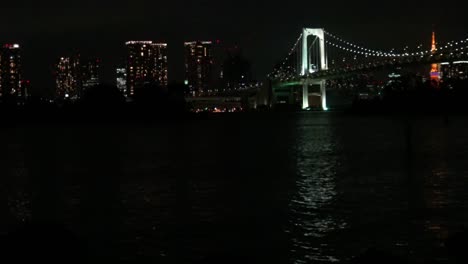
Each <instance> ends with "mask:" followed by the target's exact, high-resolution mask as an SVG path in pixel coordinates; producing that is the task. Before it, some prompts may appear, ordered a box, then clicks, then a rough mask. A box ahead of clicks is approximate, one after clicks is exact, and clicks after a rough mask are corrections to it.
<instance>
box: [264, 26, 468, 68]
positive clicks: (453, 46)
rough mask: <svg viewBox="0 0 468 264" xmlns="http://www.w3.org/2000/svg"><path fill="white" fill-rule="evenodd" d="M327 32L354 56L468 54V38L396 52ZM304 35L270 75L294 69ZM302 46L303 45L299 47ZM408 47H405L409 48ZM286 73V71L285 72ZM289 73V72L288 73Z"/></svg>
mask: <svg viewBox="0 0 468 264" xmlns="http://www.w3.org/2000/svg"><path fill="white" fill-rule="evenodd" d="M325 34H326V35H327V36H329V37H330V39H332V40H326V44H328V45H330V46H332V47H334V48H337V49H340V50H343V51H346V52H348V53H352V54H353V55H354V56H365V57H381V58H408V57H421V58H423V57H424V56H428V57H432V56H437V55H438V56H442V55H444V53H443V52H444V51H445V50H448V51H449V52H450V53H448V55H454V52H456V53H457V54H465V50H466V51H467V52H466V54H468V38H466V39H462V40H458V41H450V42H447V43H445V45H440V46H439V47H438V48H436V49H435V50H432V49H428V50H418V51H413V52H404V53H396V52H393V50H392V51H390V52H384V51H381V50H375V49H370V48H366V47H363V46H360V45H357V44H354V43H352V42H349V41H346V40H344V39H343V38H340V37H338V36H336V35H334V34H332V33H330V32H327V31H325ZM302 37H303V35H302V34H300V35H299V37H298V38H297V40H296V42H295V43H294V45H293V46H292V48H291V49H290V51H289V52H288V55H287V56H286V57H285V58H284V59H283V60H282V63H280V67H279V69H278V68H276V69H274V70H273V72H272V73H270V74H268V76H272V75H274V74H275V72H278V71H279V72H281V71H283V70H284V67H285V66H287V68H288V69H289V70H291V69H293V67H291V66H288V65H286V64H287V63H288V62H289V61H290V58H291V56H292V55H293V54H295V53H296V54H298V52H299V51H300V50H298V49H297V48H298V46H299V43H301V40H302ZM333 40H335V41H337V42H338V43H336V42H334V41H333ZM421 46H422V45H419V46H418V48H420V47H421ZM299 48H302V47H299ZM407 48H408V47H406V48H405V49H407ZM283 75H284V73H283ZM286 75H287V74H286Z"/></svg>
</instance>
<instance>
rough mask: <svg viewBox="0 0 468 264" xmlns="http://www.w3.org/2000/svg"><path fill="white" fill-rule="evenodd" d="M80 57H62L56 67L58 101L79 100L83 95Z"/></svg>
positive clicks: (56, 94)
mask: <svg viewBox="0 0 468 264" xmlns="http://www.w3.org/2000/svg"><path fill="white" fill-rule="evenodd" d="M82 79H83V78H82V71H81V64H80V57H79V55H77V56H72V57H61V58H60V59H59V61H58V62H57V64H56V66H55V85H56V91H55V96H56V98H58V99H71V100H77V99H79V98H80V97H81V95H82V88H83V82H82Z"/></svg>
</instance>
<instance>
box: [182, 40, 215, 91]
mask: <svg viewBox="0 0 468 264" xmlns="http://www.w3.org/2000/svg"><path fill="white" fill-rule="evenodd" d="M212 45H213V44H212V42H211V41H192V42H185V83H186V84H187V85H188V87H189V89H190V94H191V95H192V96H201V95H205V94H209V93H211V92H212V89H213V87H212V85H213V80H214V76H213V57H212Z"/></svg>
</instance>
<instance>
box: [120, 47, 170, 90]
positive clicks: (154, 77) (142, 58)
mask: <svg viewBox="0 0 468 264" xmlns="http://www.w3.org/2000/svg"><path fill="white" fill-rule="evenodd" d="M125 44H126V46H127V67H126V78H127V81H126V95H127V96H133V95H134V94H135V90H136V89H138V88H141V87H143V86H145V85H147V84H152V85H157V86H160V87H166V86H167V85H168V69H167V68H168V67H167V44H166V43H153V42H152V41H128V42H127V43H125Z"/></svg>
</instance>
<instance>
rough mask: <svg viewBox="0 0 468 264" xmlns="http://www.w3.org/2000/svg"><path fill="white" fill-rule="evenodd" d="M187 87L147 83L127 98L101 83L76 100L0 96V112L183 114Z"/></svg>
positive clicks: (104, 116)
mask: <svg viewBox="0 0 468 264" xmlns="http://www.w3.org/2000/svg"><path fill="white" fill-rule="evenodd" d="M185 90H186V87H185V86H184V85H183V84H178V83H172V84H170V85H169V86H168V87H165V88H162V87H159V86H157V85H153V84H147V85H145V86H144V87H141V88H138V89H136V90H135V94H134V96H133V98H132V100H130V101H127V99H126V98H125V97H124V95H123V94H122V93H121V92H120V91H119V90H118V89H117V87H116V86H114V85H108V84H101V85H97V86H94V87H91V88H89V89H87V90H86V91H85V92H84V93H83V96H82V97H81V98H80V99H79V100H76V101H72V100H66V99H61V100H55V101H53V102H52V101H50V100H46V99H44V98H40V97H30V98H28V99H27V100H26V101H23V102H18V101H17V100H16V99H15V98H3V100H2V101H1V103H0V111H1V112H2V113H3V117H4V120H7V121H12V122H24V121H26V122H28V121H31V122H59V123H67V122H87V121H91V122H94V121H97V122H105V121H131V120H135V121H138V120H143V121H146V120H153V119H162V118H173V117H184V116H187V115H189V111H188V106H187V104H186V102H185V97H184V95H185Z"/></svg>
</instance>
